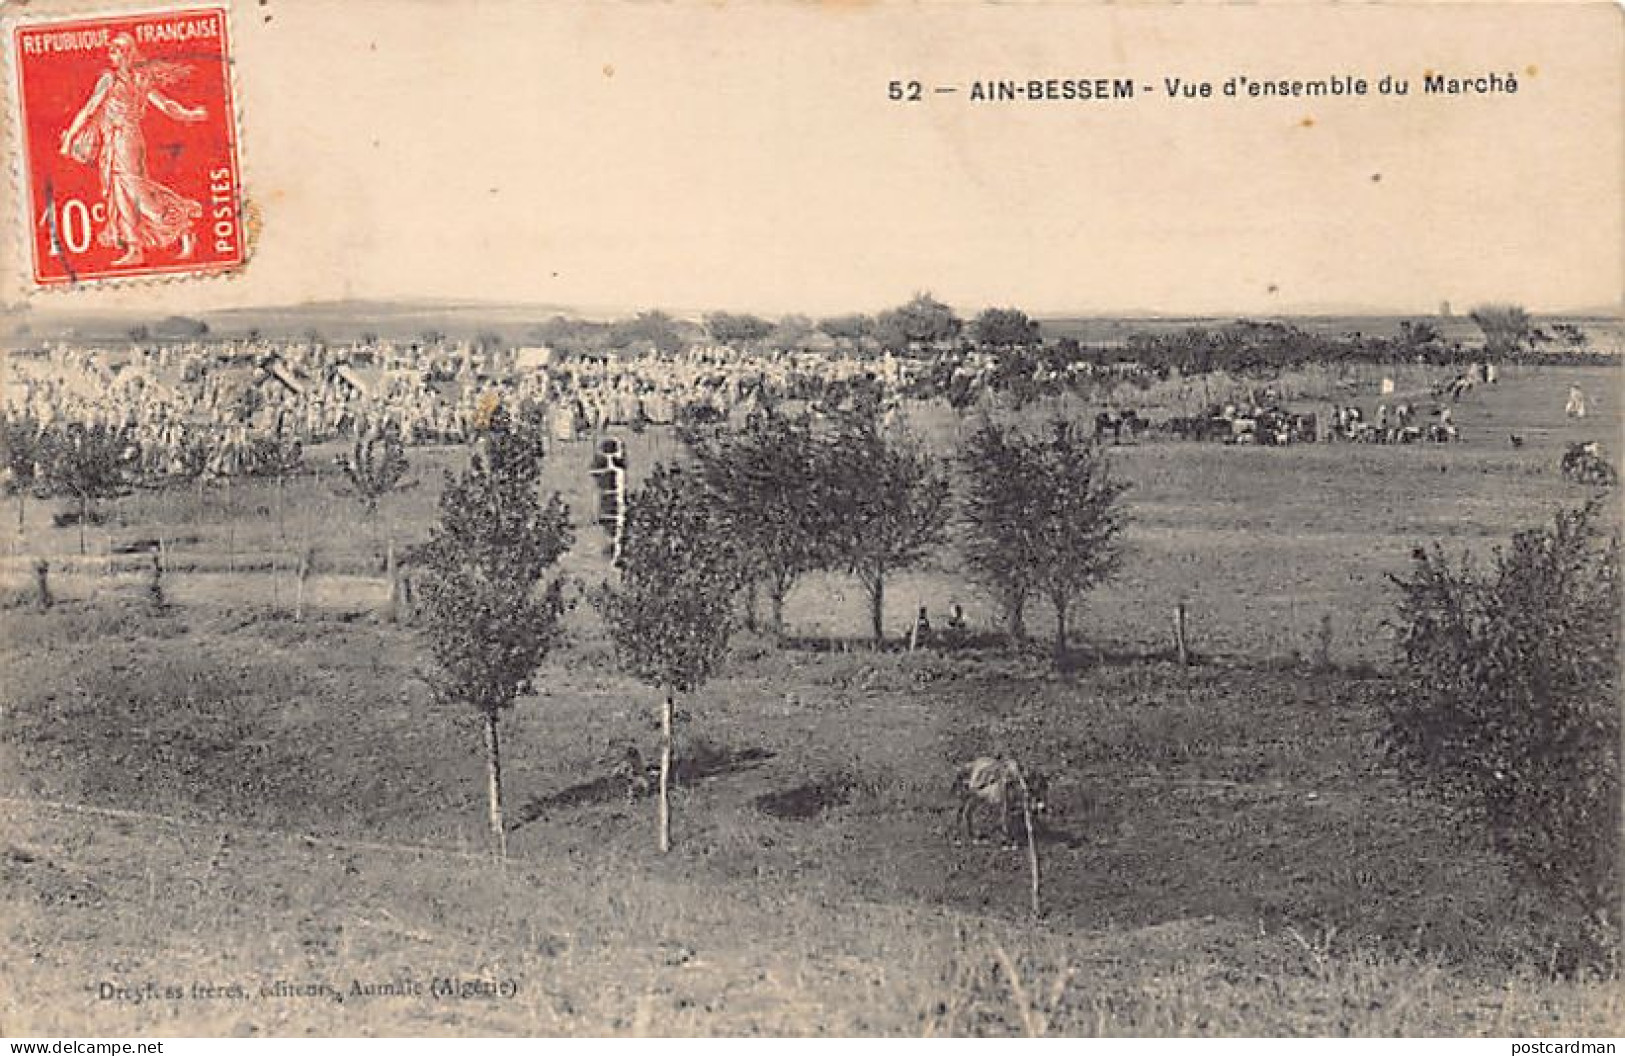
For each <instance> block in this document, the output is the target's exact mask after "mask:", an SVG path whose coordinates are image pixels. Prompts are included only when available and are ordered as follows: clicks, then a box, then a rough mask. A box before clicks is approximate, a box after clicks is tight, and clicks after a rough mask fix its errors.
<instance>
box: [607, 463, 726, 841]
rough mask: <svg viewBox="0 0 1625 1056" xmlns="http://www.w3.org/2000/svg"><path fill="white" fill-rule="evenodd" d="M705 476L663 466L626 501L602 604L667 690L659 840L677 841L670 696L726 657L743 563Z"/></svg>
mask: <svg viewBox="0 0 1625 1056" xmlns="http://www.w3.org/2000/svg"><path fill="white" fill-rule="evenodd" d="M709 500H710V495H709V493H708V491H707V489H706V487H705V485H704V482H703V480H701V479H700V478H699V477H698V476H695V475H692V474H687V473H684V472H683V471H682V470H681V469H678V468H673V467H669V466H657V467H655V470H654V473H653V474H652V475H651V476H650V477H649V480H648V482H647V483H645V484H644V486H643V487H642V488H641V489H640V490H638V491H637V492H635V493H634V494H633V495H632V496H631V498H630V499H629V501H628V503H627V516H626V534H625V537H624V540H623V542H622V544H621V560H620V568H621V581H620V584H619V586H615V587H611V586H608V585H606V586H605V587H604V590H603V591H602V593H601V594H600V596H599V599H598V604H599V608H600V611H602V613H603V615H604V619H605V622H606V623H607V624H608V626H609V633H610V637H611V638H612V639H613V641H614V643H615V651H616V655H617V657H618V658H619V661H620V663H621V666H622V667H623V668H625V669H626V670H627V671H628V672H630V673H631V674H633V675H634V676H636V677H637V678H639V679H641V680H642V681H644V682H646V683H647V684H649V685H651V686H653V687H655V688H656V689H659V690H663V691H664V692H663V700H662V703H661V711H660V786H659V789H660V795H659V842H660V849H661V850H662V851H666V850H669V849H670V848H671V804H670V786H671V768H672V725H673V721H674V709H675V703H674V699H675V696H676V694H678V693H692V692H694V691H695V690H697V689H698V688H699V687H700V686H701V685H702V684H703V683H704V682H705V681H706V680H707V679H709V678H710V677H711V675H712V674H713V673H715V671H716V670H717V668H718V667H719V666H720V665H721V664H722V661H723V660H724V658H725V657H726V656H727V651H728V639H729V637H730V635H731V634H732V632H733V620H734V604H733V599H734V595H735V593H736V592H737V591H738V589H739V587H740V586H741V584H742V582H743V576H744V562H743V561H742V559H741V555H740V554H739V553H738V551H737V550H736V549H735V547H734V546H733V544H732V542H731V536H730V534H729V532H728V530H727V525H726V523H725V522H724V521H723V520H722V519H721V518H719V517H718V516H717V513H716V510H715V508H714V507H713V505H712V504H711V502H710V501H709Z"/></svg>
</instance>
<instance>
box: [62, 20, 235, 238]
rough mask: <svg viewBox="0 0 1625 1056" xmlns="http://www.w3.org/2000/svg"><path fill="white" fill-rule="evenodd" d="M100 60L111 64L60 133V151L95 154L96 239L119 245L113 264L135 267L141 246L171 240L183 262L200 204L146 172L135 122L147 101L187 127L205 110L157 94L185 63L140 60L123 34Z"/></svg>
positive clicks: (78, 156) (80, 157)
mask: <svg viewBox="0 0 1625 1056" xmlns="http://www.w3.org/2000/svg"><path fill="white" fill-rule="evenodd" d="M107 59H108V63H109V64H110V66H111V68H110V69H108V70H106V71H104V72H103V73H102V75H101V77H100V79H98V80H97V82H96V87H95V88H93V89H92V90H91V93H90V98H89V99H88V100H86V101H85V105H84V106H83V107H81V108H80V110H79V112H78V113H77V114H76V115H74V118H73V121H72V122H70V123H69V125H68V127H67V128H66V129H64V130H63V132H62V143H61V151H62V153H63V155H65V156H66V157H70V158H72V159H74V160H75V161H78V162H83V163H88V162H89V161H90V159H91V157H92V155H94V156H95V158H96V166H97V171H98V172H99V174H100V176H101V188H102V198H103V202H104V204H105V205H106V209H107V221H106V223H105V224H103V226H102V229H101V231H100V233H98V234H97V236H96V241H97V243H98V244H100V245H103V246H108V247H112V248H115V249H121V250H123V254H122V255H121V256H120V257H119V258H118V259H116V260H114V261H113V264H114V265H115V266H118V267H127V266H130V265H135V264H140V263H141V262H142V260H143V259H144V257H145V251H146V250H148V249H162V248H165V247H168V246H170V245H173V244H174V243H176V242H179V243H180V248H179V250H178V252H177V253H176V256H177V258H178V259H182V260H185V259H187V258H189V257H190V256H191V255H192V250H193V248H194V247H195V245H196V237H195V236H194V235H193V233H192V224H193V222H194V221H195V220H197V219H198V218H199V217H201V216H202V215H203V206H202V205H200V204H199V203H197V202H195V201H192V200H191V199H190V198H186V197H184V196H182V195H181V194H179V193H177V192H176V191H174V190H171V189H170V188H168V187H165V186H164V185H163V184H161V183H159V182H158V181H157V180H154V179H152V178H151V177H150V176H149V175H148V174H147V141H146V139H145V137H143V136H142V134H141V119H142V117H143V116H145V114H146V112H147V107H148V106H152V107H155V108H156V109H158V110H159V111H161V112H163V113H164V114H165V115H167V116H168V117H170V118H172V119H174V120H176V121H181V122H185V123H187V124H195V123H197V122H199V121H202V120H204V119H205V118H206V117H208V111H206V110H205V109H204V108H203V107H201V106H198V107H185V106H182V105H181V104H180V103H177V102H176V101H175V100H173V99H171V98H169V97H168V96H167V95H165V94H164V93H163V91H162V90H161V89H162V88H164V87H166V86H168V85H169V84H172V83H174V82H175V81H178V80H180V79H181V78H182V77H184V76H185V75H186V73H187V70H186V67H184V66H181V65H178V64H176V63H171V62H154V61H150V60H146V59H143V58H142V57H141V54H140V53H139V52H138V51H136V47H135V40H134V38H133V37H131V36H130V35H129V34H128V33H120V34H119V35H118V36H116V37H114V38H113V41H112V43H111V44H109V45H108V47H107Z"/></svg>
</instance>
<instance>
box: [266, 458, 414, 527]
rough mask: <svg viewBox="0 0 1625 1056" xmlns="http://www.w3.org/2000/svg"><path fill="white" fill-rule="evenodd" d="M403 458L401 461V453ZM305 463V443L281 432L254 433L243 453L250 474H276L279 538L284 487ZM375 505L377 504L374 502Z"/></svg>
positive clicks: (274, 475) (281, 524) (270, 475)
mask: <svg viewBox="0 0 1625 1056" xmlns="http://www.w3.org/2000/svg"><path fill="white" fill-rule="evenodd" d="M402 459H403V461H404V455H403V456H402ZM304 464H305V449H304V446H303V445H302V444H301V443H300V442H299V441H298V440H296V439H294V438H292V437H290V436H286V435H284V434H282V433H281V432H278V433H275V434H273V435H271V436H263V437H256V438H254V439H253V440H251V441H250V442H249V445H248V452H247V456H246V468H247V471H248V473H249V475H250V476H262V477H274V478H276V534H277V538H278V539H283V538H285V537H286V535H287V531H286V522H285V519H284V514H283V508H284V502H283V495H284V492H285V491H286V482H287V479H288V477H289V476H291V475H292V474H294V473H298V472H299V471H300V470H301V469H302V468H304ZM403 472H404V471H403ZM391 487H393V485H391ZM374 506H376V502H375V503H374Z"/></svg>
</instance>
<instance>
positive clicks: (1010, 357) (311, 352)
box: [0, 337, 1584, 476]
mask: <svg viewBox="0 0 1625 1056" xmlns="http://www.w3.org/2000/svg"><path fill="white" fill-rule="evenodd" d="M1063 344H1064V343H1063ZM1074 344H1075V343H1074ZM1064 352H1065V349H1063V348H1062V347H1061V344H1056V345H1046V346H1043V347H1042V348H1040V349H1036V350H1027V351H1026V352H1024V353H1022V354H1019V355H1018V354H1014V353H1013V352H1011V350H1008V349H1005V350H995V349H990V348H985V347H975V346H969V345H959V346H955V347H944V348H940V349H935V350H933V351H932V352H931V354H929V355H919V356H909V357H898V356H893V355H890V354H888V353H884V352H880V351H878V350H876V349H873V348H869V349H864V350H861V351H860V350H855V349H847V348H838V349H833V350H825V351H809V350H806V349H802V350H773V349H766V348H762V347H760V346H759V345H756V344H747V345H745V346H744V347H734V346H731V345H723V344H716V343H706V342H692V343H690V344H688V345H686V346H684V347H682V348H681V349H678V350H672V351H661V350H658V349H656V348H654V347H652V346H651V347H650V348H648V349H645V350H641V351H626V352H605V353H602V354H592V355H583V354H577V355H570V356H562V355H555V354H554V352H553V351H552V350H551V349H549V348H545V347H535V348H525V347H508V346H504V345H502V344H501V343H499V342H485V341H454V340H447V339H444V338H439V337H426V338H425V339H424V340H422V341H417V342H393V341H387V340H384V341H380V340H378V339H376V338H369V339H366V340H362V341H357V342H352V343H347V344H330V343H327V342H325V341H322V340H320V339H318V338H314V337H310V338H306V339H303V340H280V341H273V340H263V339H258V338H256V339H249V340H212V341H206V340H201V339H193V340H159V341H139V340H137V341H131V342H130V343H128V344H123V345H120V346H118V347H89V346H82V345H76V344H73V343H71V342H50V343H45V344H42V345H40V346H38V347H35V348H32V349H23V350H20V351H17V352H14V353H13V354H11V355H9V356H8V357H7V359H6V367H5V370H6V375H5V377H4V378H3V379H0V382H3V384H0V393H3V400H4V403H3V407H0V413H3V416H4V418H5V419H7V420H8V421H9V422H11V423H18V422H25V423H30V424H31V425H33V426H35V427H37V428H39V429H41V430H44V429H48V428H50V427H51V426H52V425H53V424H64V425H66V424H78V425H80V426H84V427H95V426H103V427H107V428H112V429H116V430H119V431H121V433H122V434H123V435H125V436H127V437H128V439H129V442H130V446H131V447H132V449H133V450H134V451H136V452H138V454H137V455H136V457H137V458H138V460H139V463H140V465H139V469H140V471H141V472H142V473H143V474H145V475H150V476H164V475H171V474H177V473H187V474H195V473H198V472H204V471H207V472H213V473H215V474H221V475H229V474H232V473H239V472H245V471H246V472H252V471H253V470H252V468H251V467H252V466H253V465H254V464H256V463H255V459H256V458H258V457H260V455H263V448H264V445H265V442H266V440H267V438H274V439H275V440H276V441H277V442H278V443H287V444H293V443H297V444H300V445H302V446H304V447H309V446H312V445H318V444H322V443H326V442H332V441H342V440H346V439H348V438H353V437H357V436H364V435H372V434H376V433H378V432H380V431H384V430H395V431H398V432H399V434H400V436H401V437H402V438H403V439H404V440H405V442H406V443H408V444H455V443H463V442H467V441H469V440H470V439H472V437H473V436H474V434H475V432H476V431H477V428H478V424H479V422H480V421H481V418H482V414H484V413H486V411H485V410H482V408H484V409H488V408H490V407H492V406H495V405H496V404H498V403H501V404H503V405H505V406H507V407H509V408H510V409H511V410H513V411H515V412H516V413H519V414H523V415H527V416H531V417H534V418H537V419H540V420H542V421H545V422H546V424H547V428H548V432H549V435H550V436H551V437H552V438H553V439H554V440H556V441H563V442H568V441H572V440H576V439H581V438H586V437H590V436H593V435H597V434H599V433H601V432H602V431H603V430H605V429H608V428H612V427H615V428H620V427H629V428H633V429H636V428H639V427H641V426H643V425H646V424H653V425H670V424H674V423H702V422H722V421H736V422H743V421H744V420H746V419H747V418H748V416H749V415H750V414H752V413H754V412H756V411H758V410H760V409H764V408H767V407H775V406H782V405H785V404H790V405H791V406H792V407H794V406H796V405H799V406H803V407H808V408H812V409H815V410H818V409H827V408H829V407H832V406H839V405H841V404H842V403H843V402H845V401H848V400H850V399H852V398H854V397H855V395H856V394H858V393H860V392H861V393H866V394H867V395H868V397H870V398H873V399H877V400H878V401H879V402H880V403H881V404H882V406H888V407H895V406H896V405H897V403H898V401H900V400H902V399H905V398H906V399H938V398H940V399H946V400H947V402H948V403H949V404H951V405H953V406H955V407H958V408H964V407H967V406H973V405H976V404H977V403H978V402H979V401H981V400H982V399H983V398H984V397H985V396H987V395H989V394H1001V395H1002V394H1014V395H1015V396H1016V397H1017V400H1016V402H1017V403H1018V404H1019V403H1020V402H1022V400H1021V399H1020V397H1022V396H1023V395H1025V396H1027V397H1029V398H1037V397H1039V396H1043V395H1047V394H1055V393H1061V392H1068V391H1072V392H1076V391H1080V390H1084V389H1089V388H1091V387H1104V388H1105V389H1111V388H1112V387H1114V386H1116V385H1118V384H1119V383H1124V384H1128V385H1130V386H1131V387H1132V386H1139V387H1144V385H1146V384H1148V383H1149V381H1150V380H1151V378H1152V377H1154V376H1160V375H1158V371H1157V369H1156V368H1154V367H1150V366H1147V365H1144V364H1140V363H1136V362H1104V361H1091V360H1090V359H1088V358H1079V357H1077V356H1067V355H1065V354H1063V353H1064ZM1495 381H1496V375H1495V367H1494V366H1493V365H1492V364H1479V363H1472V364H1470V365H1468V366H1467V367H1466V370H1465V371H1464V372H1463V373H1461V374H1459V375H1458V376H1457V377H1456V378H1455V379H1454V380H1453V381H1451V382H1449V383H1447V384H1446V385H1445V386H1442V387H1440V388H1439V389H1438V390H1436V391H1434V392H1432V393H1431V394H1430V395H1431V396H1432V400H1431V403H1432V404H1433V409H1432V410H1431V411H1429V412H1426V415H1425V416H1424V413H1423V412H1422V411H1421V410H1420V409H1419V407H1418V406H1417V405H1416V404H1415V403H1413V402H1412V401H1408V400H1404V399H1402V398H1401V397H1399V396H1396V395H1395V394H1393V392H1392V382H1385V384H1384V391H1383V393H1382V396H1383V397H1384V402H1383V404H1381V405H1380V406H1378V407H1377V409H1376V415H1375V417H1374V419H1371V418H1366V417H1364V416H1363V415H1362V414H1361V412H1360V410H1359V409H1358V408H1355V407H1352V406H1349V407H1343V406H1333V407H1331V408H1329V409H1326V408H1323V409H1322V410H1321V415H1320V426H1319V428H1317V427H1316V426H1315V425H1314V424H1311V423H1313V422H1314V416H1305V415H1293V414H1288V413H1286V412H1284V411H1283V412H1281V413H1280V414H1277V415H1275V416H1274V417H1271V415H1269V414H1267V413H1264V411H1260V410H1257V409H1252V410H1250V411H1247V410H1243V409H1242V408H1240V407H1227V408H1226V409H1225V411H1224V413H1223V415H1222V417H1223V418H1224V419H1227V421H1224V422H1218V421H1217V420H1216V419H1217V417H1218V415H1217V413H1216V412H1217V406H1215V412H1213V413H1210V414H1209V415H1207V416H1198V417H1197V418H1191V419H1176V420H1175V421H1174V422H1173V423H1172V425H1175V426H1177V425H1180V424H1185V425H1187V426H1189V427H1190V428H1188V429H1187V430H1186V432H1190V433H1191V435H1192V436H1193V437H1196V438H1208V432H1212V431H1213V427H1216V426H1219V425H1223V426H1227V427H1228V428H1224V429H1222V430H1219V433H1220V434H1231V433H1237V432H1239V433H1243V434H1246V433H1248V432H1249V430H1248V429H1245V428H1240V427H1238V426H1237V425H1236V423H1238V422H1239V423H1244V424H1245V423H1252V422H1255V421H1260V422H1264V423H1265V425H1266V426H1267V427H1268V428H1265V429H1264V431H1263V434H1262V435H1258V440H1259V442H1267V441H1268V440H1269V438H1270V437H1273V436H1275V434H1280V435H1279V437H1278V442H1283V443H1285V442H1295V441H1298V440H1304V439H1319V440H1324V439H1350V440H1366V441H1370V440H1379V441H1382V440H1386V441H1391V442H1404V441H1407V440H1411V439H1417V438H1421V437H1427V438H1430V439H1455V438H1456V437H1457V435H1458V434H1457V432H1456V427H1455V424H1454V422H1453V421H1452V416H1451V412H1450V409H1449V407H1448V406H1446V405H1444V404H1445V399H1446V397H1448V399H1449V402H1451V403H1453V402H1455V401H1456V400H1459V399H1460V397H1461V396H1462V394H1463V393H1465V392H1468V391H1470V390H1471V389H1472V388H1473V387H1474V386H1476V385H1479V384H1493V383H1494V382H1495ZM1576 404H1577V405H1578V407H1579V408H1580V410H1579V411H1578V413H1579V414H1584V410H1583V407H1584V403H1583V397H1579V398H1578V399H1576V398H1573V397H1571V403H1570V407H1569V409H1568V411H1569V413H1570V414H1571V415H1573V414H1575V413H1576V409H1575V407H1576ZM1261 406H1264V407H1265V408H1266V409H1267V408H1268V407H1269V406H1273V404H1265V405H1261ZM1116 413H1117V412H1115V411H1114V412H1112V414H1108V415H1107V416H1106V417H1108V418H1110V419H1113V420H1109V421H1108V422H1107V423H1106V426H1105V428H1107V429H1109V430H1110V431H1111V433H1112V435H1113V436H1114V438H1119V439H1120V438H1121V431H1122V428H1123V423H1122V422H1119V421H1116V420H1115V418H1114V417H1113V416H1114V415H1115V414H1116ZM1131 413H1132V412H1131ZM1277 419H1279V420H1278V421H1277ZM1299 419H1304V420H1302V421H1300V420H1299ZM1191 423H1195V424H1194V425H1191ZM1147 424H1149V423H1148V422H1147V421H1146V420H1142V419H1138V418H1135V419H1134V420H1133V421H1130V422H1128V427H1129V429H1130V432H1131V434H1132V433H1133V432H1134V431H1135V430H1136V429H1137V428H1139V427H1143V426H1145V425H1147ZM1272 428H1273V429H1274V432H1273V433H1272V432H1271V431H1270V429H1272ZM1100 430H1101V424H1100V422H1098V421H1097V432H1099V431H1100ZM1171 431H1173V432H1175V433H1176V434H1179V435H1184V434H1183V433H1181V431H1180V430H1179V429H1178V428H1173V429H1172V430H1171ZM1215 438H1216V437H1215ZM1248 438H1249V439H1251V438H1252V436H1249V437H1248ZM256 445H260V448H261V450H259V451H258V453H256ZM200 460H201V464H200ZM245 467H247V468H245Z"/></svg>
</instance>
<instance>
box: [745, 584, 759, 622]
mask: <svg viewBox="0 0 1625 1056" xmlns="http://www.w3.org/2000/svg"><path fill="white" fill-rule="evenodd" d="M756 590H757V583H756V581H755V580H754V579H753V580H751V581H750V583H749V584H747V585H746V587H745V630H747V631H749V632H751V633H752V634H755V633H756Z"/></svg>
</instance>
